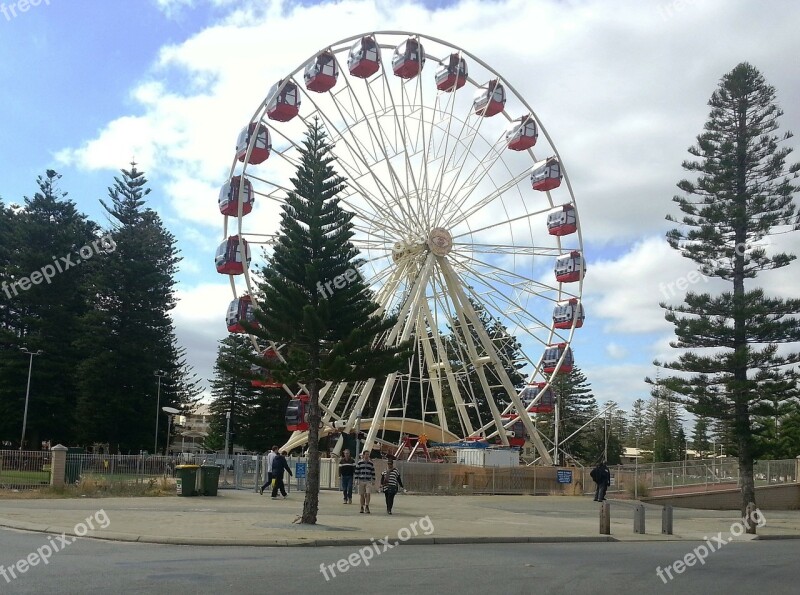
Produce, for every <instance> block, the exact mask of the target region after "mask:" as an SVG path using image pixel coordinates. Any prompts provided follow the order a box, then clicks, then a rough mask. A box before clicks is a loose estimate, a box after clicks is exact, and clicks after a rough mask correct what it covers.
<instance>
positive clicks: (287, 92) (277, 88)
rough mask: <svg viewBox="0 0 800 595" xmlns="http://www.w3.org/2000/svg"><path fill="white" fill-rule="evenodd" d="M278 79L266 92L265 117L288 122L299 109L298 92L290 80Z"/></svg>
mask: <svg viewBox="0 0 800 595" xmlns="http://www.w3.org/2000/svg"><path fill="white" fill-rule="evenodd" d="M283 81H284V79H281V80H279V81H278V82H277V83H275V84H274V85H272V88H271V89H270V90H269V93H267V97H269V103H268V104H267V117H268V118H269V119H270V120H277V121H278V122H288V121H289V120H291V119H292V118H294V117H295V116H296V115H297V114H298V113H299V111H300V92H299V90H298V89H297V85H295V84H294V83H293V82H292V81H286V84H285V85H284V82H283Z"/></svg>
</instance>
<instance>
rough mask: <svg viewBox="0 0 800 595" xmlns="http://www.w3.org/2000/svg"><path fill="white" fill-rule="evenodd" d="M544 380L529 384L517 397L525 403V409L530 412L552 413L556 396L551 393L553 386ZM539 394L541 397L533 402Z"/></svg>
mask: <svg viewBox="0 0 800 595" xmlns="http://www.w3.org/2000/svg"><path fill="white" fill-rule="evenodd" d="M546 385H547V383H546V382H537V383H536V384H529V385H528V386H526V387H525V389H524V390H523V391H522V393H521V394H520V396H519V398H520V399H521V400H522V404H523V405H525V410H526V411H528V412H530V413H552V412H553V410H554V409H555V403H556V397H555V393H553V388H552V387H550V386H548V387H547V388H545V386H546ZM539 395H541V398H540V399H539V400H538V401H537V402H536V403H535V404H532V403H533V401H534V400H535V399H536V397H538V396H539Z"/></svg>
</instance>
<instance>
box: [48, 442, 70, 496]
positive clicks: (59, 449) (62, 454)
mask: <svg viewBox="0 0 800 595" xmlns="http://www.w3.org/2000/svg"><path fill="white" fill-rule="evenodd" d="M50 452H52V453H53V456H52V460H51V461H50V485H51V486H63V485H64V483H65V482H64V475H65V474H66V472H67V447H66V446H64V445H63V444H56V445H55V446H54V447H53V448H51V449H50Z"/></svg>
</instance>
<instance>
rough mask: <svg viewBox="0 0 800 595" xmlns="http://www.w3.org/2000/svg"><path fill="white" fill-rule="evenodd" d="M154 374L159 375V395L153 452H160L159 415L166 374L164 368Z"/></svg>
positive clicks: (157, 398) (155, 453)
mask: <svg viewBox="0 0 800 595" xmlns="http://www.w3.org/2000/svg"><path fill="white" fill-rule="evenodd" d="M153 376H157V377H158V393H157V394H158V396H157V397H156V432H155V439H154V441H153V454H154V455H157V454H158V416H159V411H161V379H162V378H163V377H164V376H166V374H164V372H163V370H157V371H155V372H153Z"/></svg>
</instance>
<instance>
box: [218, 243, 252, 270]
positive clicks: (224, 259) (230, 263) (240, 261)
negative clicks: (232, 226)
mask: <svg viewBox="0 0 800 595" xmlns="http://www.w3.org/2000/svg"><path fill="white" fill-rule="evenodd" d="M242 244H244V251H245V257H244V258H242V251H241V248H240V245H239V236H230V237H229V238H228V239H227V240H225V241H223V242H222V243H221V244H220V245H219V247H218V248H217V254H216V256H215V257H214V262H215V264H216V265H217V272H218V273H222V274H223V275H241V274H243V273H244V268H245V266H250V246H249V245H248V244H247V240H245V239H244V238H243V239H242Z"/></svg>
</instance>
